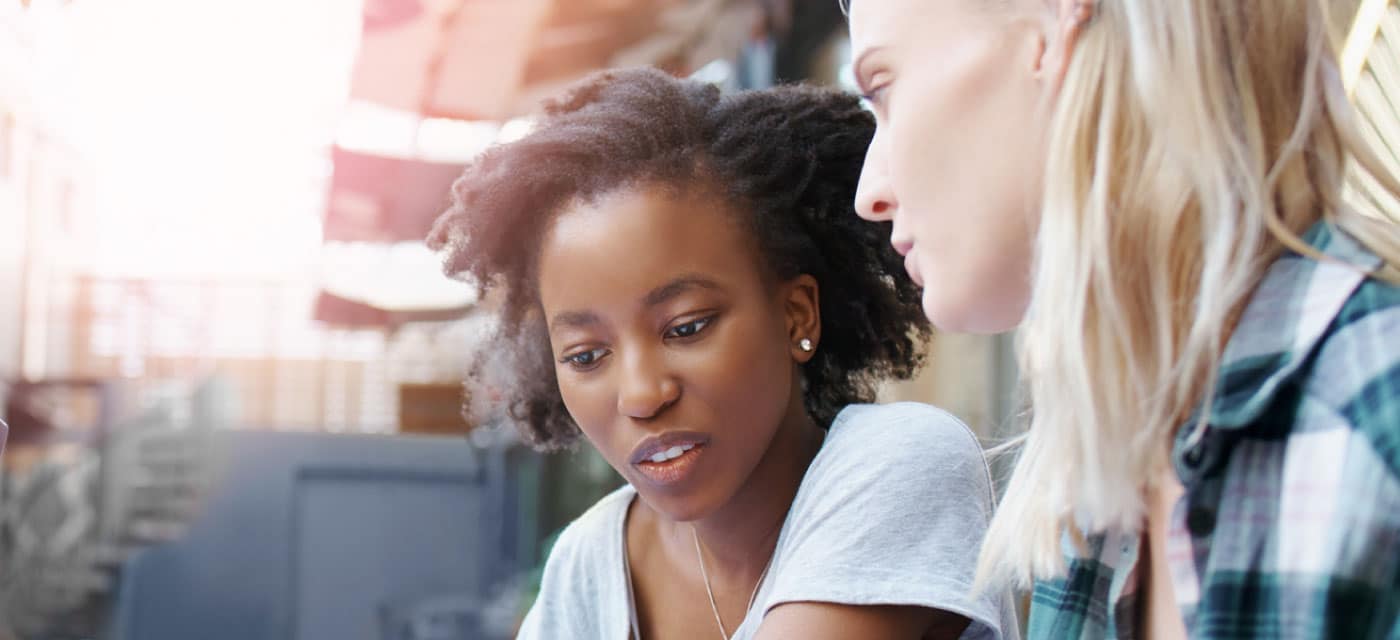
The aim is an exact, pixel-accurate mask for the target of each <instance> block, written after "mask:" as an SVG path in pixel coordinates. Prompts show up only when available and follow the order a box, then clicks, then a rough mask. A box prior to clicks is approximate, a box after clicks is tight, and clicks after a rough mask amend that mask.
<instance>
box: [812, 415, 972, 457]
mask: <svg viewBox="0 0 1400 640" xmlns="http://www.w3.org/2000/svg"><path fill="white" fill-rule="evenodd" d="M822 455H825V456H827V457H835V458H850V459H856V460H860V459H865V460H868V459H869V458H866V456H878V459H881V460H885V461H890V462H893V461H897V460H908V459H917V460H919V461H922V462H923V464H929V463H931V462H934V461H939V460H943V461H953V462H956V461H963V462H970V463H975V464H977V465H982V464H983V463H984V460H985V459H984V457H983V453H982V445H981V443H980V442H979V441H978V440H977V435H976V434H974V433H973V432H972V429H971V428H969V427H968V426H967V424H966V423H964V422H963V421H962V420H959V419H958V418H957V417H956V416H954V415H953V414H951V413H949V412H947V411H945V410H943V409H940V408H938V407H935V406H933V405H928V404H923V403H921V402H892V403H884V404H853V405H850V406H848V407H846V408H845V409H843V410H842V411H841V413H840V414H838V415H837V416H836V419H835V420H834V421H833V422H832V425H831V429H830V431H829V432H828V434H827V442H826V444H825V445H824V446H823V447H822Z"/></svg>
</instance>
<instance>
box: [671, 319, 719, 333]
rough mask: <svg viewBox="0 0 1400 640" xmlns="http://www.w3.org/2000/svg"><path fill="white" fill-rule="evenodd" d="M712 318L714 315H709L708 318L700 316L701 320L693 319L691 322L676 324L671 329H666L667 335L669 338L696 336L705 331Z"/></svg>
mask: <svg viewBox="0 0 1400 640" xmlns="http://www.w3.org/2000/svg"><path fill="white" fill-rule="evenodd" d="M712 320H714V316H710V317H708V318H700V319H699V320H691V321H690V322H687V323H684V324H678V325H676V326H674V327H671V328H670V329H668V330H667V331H666V337H667V338H692V337H695V336H696V335H698V334H699V333H700V332H701V331H704V330H705V327H707V326H709V324H710V321H712Z"/></svg>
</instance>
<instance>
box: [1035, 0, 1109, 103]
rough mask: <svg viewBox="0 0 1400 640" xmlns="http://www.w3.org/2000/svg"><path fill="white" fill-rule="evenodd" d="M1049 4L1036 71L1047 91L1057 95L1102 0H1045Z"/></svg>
mask: <svg viewBox="0 0 1400 640" xmlns="http://www.w3.org/2000/svg"><path fill="white" fill-rule="evenodd" d="M1045 4H1046V5H1047V6H1046V9H1047V11H1048V12H1050V13H1048V15H1047V16H1046V18H1045V20H1046V27H1045V32H1044V34H1043V35H1042V38H1043V39H1042V41H1041V45H1040V56H1039V59H1038V60H1037V64H1036V74H1037V76H1038V77H1039V78H1040V79H1041V81H1042V82H1045V83H1046V87H1047V89H1048V92H1047V93H1048V94H1049V95H1051V96H1055V95H1058V94H1059V93H1060V86H1061V85H1062V84H1064V81H1065V74H1066V73H1067V72H1068V71H1069V61H1070V60H1071V59H1073V58H1074V50H1075V47H1077V46H1078V45H1079V36H1080V34H1082V33H1083V32H1084V28H1085V27H1087V26H1089V23H1090V22H1092V21H1093V20H1094V14H1095V13H1096V12H1097V11H1098V8H1099V3H1098V0H1045Z"/></svg>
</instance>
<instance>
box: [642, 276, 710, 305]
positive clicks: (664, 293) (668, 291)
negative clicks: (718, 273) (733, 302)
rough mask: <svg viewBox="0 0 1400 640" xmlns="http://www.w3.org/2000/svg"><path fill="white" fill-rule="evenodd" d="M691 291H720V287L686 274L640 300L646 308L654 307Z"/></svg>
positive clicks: (700, 277)
mask: <svg viewBox="0 0 1400 640" xmlns="http://www.w3.org/2000/svg"><path fill="white" fill-rule="evenodd" d="M692 289H710V290H719V289H722V287H720V286H719V283H718V282H715V281H714V280H711V279H710V278H706V277H705V276H702V275H699V274H687V275H683V276H680V277H678V278H676V279H674V280H672V281H670V282H668V283H666V284H663V285H661V286H659V287H657V288H655V289H652V290H651V292H650V293H648V294H647V295H646V297H645V298H643V299H642V302H643V303H644V304H645V305H646V306H648V307H655V306H657V305H659V304H662V303H664V302H666V301H668V300H670V299H672V298H674V297H676V296H678V295H680V294H682V293H685V292H687V291H690V290H692Z"/></svg>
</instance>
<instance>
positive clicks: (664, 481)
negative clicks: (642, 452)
mask: <svg viewBox="0 0 1400 640" xmlns="http://www.w3.org/2000/svg"><path fill="white" fill-rule="evenodd" d="M703 455H705V445H703V444H693V445H689V446H688V447H686V446H682V445H675V446H672V447H671V448H669V449H667V450H664V451H660V452H657V453H656V454H654V455H653V457H650V458H647V459H645V460H643V461H641V462H636V463H633V466H634V467H636V468H637V470H638V471H640V472H641V473H642V475H644V476H646V478H647V479H648V480H650V481H651V482H652V483H653V484H656V485H658V486H669V485H674V484H679V483H681V482H682V481H684V480H685V479H686V478H687V477H689V476H690V474H691V473H692V472H693V471H694V470H695V465H696V464H697V463H698V462H699V460H700V458H701V456H703Z"/></svg>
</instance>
